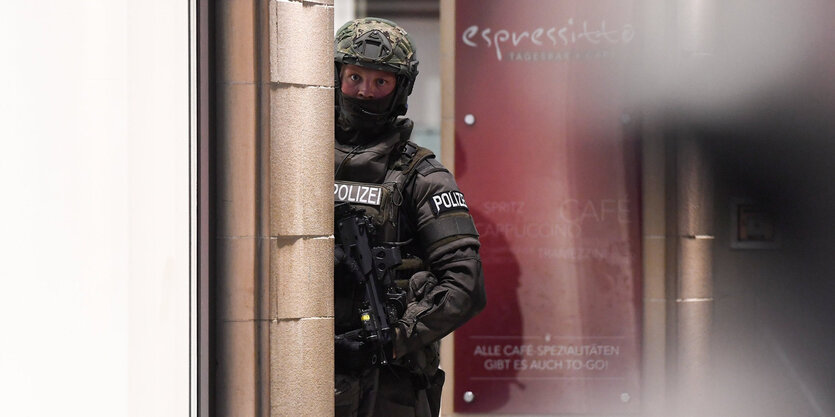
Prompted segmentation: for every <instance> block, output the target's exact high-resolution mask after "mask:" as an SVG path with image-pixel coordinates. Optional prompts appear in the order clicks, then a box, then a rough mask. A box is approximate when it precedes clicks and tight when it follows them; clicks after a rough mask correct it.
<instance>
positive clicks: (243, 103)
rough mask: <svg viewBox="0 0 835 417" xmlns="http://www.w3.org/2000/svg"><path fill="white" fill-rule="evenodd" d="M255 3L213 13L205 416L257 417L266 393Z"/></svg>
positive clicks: (237, 1) (237, 2) (221, 6)
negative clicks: (210, 369)
mask: <svg viewBox="0 0 835 417" xmlns="http://www.w3.org/2000/svg"><path fill="white" fill-rule="evenodd" d="M259 3H260V1H259V0H225V1H219V2H217V3H216V4H215V7H216V12H217V13H216V25H217V32H216V40H217V42H216V45H217V46H216V48H217V49H216V78H215V79H216V85H215V91H216V97H217V102H216V104H217V120H216V123H217V132H216V146H215V148H214V149H213V150H212V152H213V154H214V158H215V166H216V167H217V171H216V173H215V175H216V182H217V186H216V194H215V202H216V206H215V207H216V219H215V221H216V235H217V240H216V255H217V256H216V260H215V262H216V266H217V267H216V273H215V276H214V280H215V282H216V284H215V285H216V287H215V297H214V299H215V300H216V303H215V306H214V311H215V315H216V321H217V322H216V323H215V331H216V336H215V341H216V355H215V359H216V363H217V365H216V366H217V368H216V370H215V372H216V373H215V375H214V376H215V393H214V398H212V399H211V403H212V405H213V412H212V415H217V416H221V417H231V416H242V415H247V416H263V415H264V410H263V407H264V405H263V404H264V400H265V398H267V395H266V394H267V392H266V391H265V389H264V386H263V383H262V378H261V375H262V372H261V369H262V368H263V367H264V365H263V364H264V363H265V361H264V359H265V355H264V353H263V351H262V349H261V346H262V340H264V339H266V336H267V335H268V333H267V331H266V329H267V327H266V325H267V322H266V321H265V319H266V314H264V312H263V304H265V303H263V302H262V300H263V297H262V296H261V293H262V290H263V287H264V282H265V281H266V280H265V271H264V270H263V268H262V267H261V265H262V263H263V261H264V260H265V259H264V253H263V251H262V250H261V248H262V247H263V246H264V244H263V242H264V239H263V237H264V236H265V235H264V234H263V232H262V230H261V229H262V227H261V224H262V223H263V217H264V213H263V211H262V210H260V208H259V204H258V203H259V201H261V200H262V196H263V193H261V192H260V189H259V187H258V184H259V181H261V176H260V171H261V169H262V164H261V162H260V155H261V151H262V145H263V143H264V140H263V137H262V135H261V132H260V129H259V125H260V124H261V120H262V118H261V116H260V114H261V103H260V99H259V97H260V96H261V82H260V81H261V71H259V60H260V55H259V49H258V42H259V35H260V33H262V31H261V29H260V27H259V15H260V11H259Z"/></svg>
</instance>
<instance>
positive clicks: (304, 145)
mask: <svg viewBox="0 0 835 417" xmlns="http://www.w3.org/2000/svg"><path fill="white" fill-rule="evenodd" d="M331 61H332V60H331ZM332 81H333V80H332V79H331V82H332ZM271 94H272V98H271V108H272V117H271V121H270V125H271V127H272V132H271V134H270V148H271V152H270V172H271V173H270V176H271V178H272V181H271V184H272V185H271V191H270V202H271V208H270V225H271V226H270V231H271V234H272V235H273V236H321V235H324V236H329V235H331V234H332V232H333V129H334V115H333V88H318V87H296V86H288V87H282V86H280V85H279V86H276V85H274V86H273V87H272V89H271ZM324 202H327V204H323V203H324Z"/></svg>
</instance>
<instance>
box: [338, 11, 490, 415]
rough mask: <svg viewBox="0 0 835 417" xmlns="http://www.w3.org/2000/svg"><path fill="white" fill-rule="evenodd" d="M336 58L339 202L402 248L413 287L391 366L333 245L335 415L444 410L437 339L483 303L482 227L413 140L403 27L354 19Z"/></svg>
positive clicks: (409, 55) (407, 281) (406, 283)
mask: <svg viewBox="0 0 835 417" xmlns="http://www.w3.org/2000/svg"><path fill="white" fill-rule="evenodd" d="M334 61H335V65H336V80H335V81H336V88H335V90H336V91H335V93H336V106H335V110H336V129H335V130H336V132H335V133H336V143H335V147H334V151H335V152H334V168H335V181H336V186H335V188H334V189H335V192H334V199H335V200H337V201H342V202H346V203H349V204H351V205H352V206H353V207H358V208H361V209H362V210H364V211H365V213H366V214H367V215H369V216H371V218H372V219H373V224H375V225H376V226H377V227H376V228H375V236H374V238H375V239H376V240H377V241H381V242H387V243H389V244H393V245H397V246H398V247H399V248H401V251H402V256H403V258H404V261H403V265H402V266H401V267H400V270H399V271H398V278H400V279H401V281H400V282H401V283H402V286H403V287H405V288H406V289H407V293H408V296H407V301H408V303H407V306H406V308H405V312H404V313H403V314H402V317H400V318H399V319H398V320H397V322H396V323H394V325H393V326H392V327H393V328H394V329H393V330H392V333H393V334H392V337H391V339H392V340H393V343H391V344H390V346H386V348H385V350H386V352H387V355H389V358H388V359H389V361H388V365H386V366H381V367H378V366H374V365H372V364H371V363H370V362H373V361H371V360H369V358H370V357H371V356H372V355H373V352H375V350H374V347H372V346H370V343H369V342H367V341H366V340H363V339H362V337H360V336H359V333H357V332H356V329H358V328H359V327H360V326H361V324H360V322H359V319H358V318H357V316H358V314H357V311H358V309H359V307H358V304H359V303H361V299H362V294H363V291H362V288H358V285H357V284H356V281H355V280H354V279H352V278H351V275H350V274H349V273H347V272H346V271H345V268H344V262H343V261H344V257H345V254H344V253H341V252H340V251H339V250H337V253H336V254H335V258H336V267H335V271H334V276H335V277H334V279H335V283H334V295H335V316H336V322H335V327H336V329H335V330H336V334H337V338H336V339H335V340H336V343H335V353H336V379H335V394H336V398H335V399H336V414H337V415H338V416H357V415H359V416H366V415H371V416H395V417H399V416H416V417H424V416H430V415H434V416H437V415H438V413H439V403H440V394H441V386H442V384H443V381H444V373H443V371H441V370H439V369H438V364H439V340H440V339H441V338H442V337H444V336H445V335H447V334H449V333H450V332H451V331H453V330H454V329H456V328H457V327H459V326H461V325H462V324H463V323H464V322H466V321H467V320H469V319H470V318H472V317H473V316H474V315H475V314H477V313H478V312H479V311H481V310H482V309H483V308H484V305H485V302H486V300H485V295H484V277H483V274H482V269H481V260H480V258H479V254H478V249H479V241H478V233H477V232H476V229H475V225H474V223H473V219H472V217H471V216H470V213H469V210H468V207H467V202H466V199H465V198H464V194H463V193H461V191H460V190H459V189H458V186H457V185H456V183H455V180H454V178H453V176H452V174H451V173H450V172H449V171H447V170H446V169H445V168H444V167H443V165H441V163H440V162H438V161H437V160H436V159H435V158H434V155H433V154H432V152H431V151H429V150H427V149H425V148H422V147H420V146H417V145H416V144H414V143H413V142H411V141H409V137H410V135H411V131H412V127H413V124H412V122H411V120H409V119H407V118H405V117H400V116H403V115H404V114H405V113H406V108H407V106H406V102H407V99H408V96H409V94H411V92H412V88H413V87H414V83H415V79H416V77H417V74H418V61H417V59H416V56H415V47H414V44H413V43H412V40H411V39H410V37H409V35H408V34H407V33H406V31H405V30H403V28H401V27H399V26H397V25H396V24H395V23H394V22H391V21H388V20H385V19H379V18H371V17H369V18H362V19H356V20H353V21H350V22H348V23H346V24H345V25H343V26H342V27H341V28H340V29H339V31H338V32H337V34H336V39H335V42H334ZM376 351H379V350H376Z"/></svg>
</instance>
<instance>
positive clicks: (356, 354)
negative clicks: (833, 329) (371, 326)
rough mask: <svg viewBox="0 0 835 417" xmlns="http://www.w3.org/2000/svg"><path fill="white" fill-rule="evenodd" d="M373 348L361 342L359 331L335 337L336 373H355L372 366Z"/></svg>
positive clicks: (363, 341)
mask: <svg viewBox="0 0 835 417" xmlns="http://www.w3.org/2000/svg"><path fill="white" fill-rule="evenodd" d="M374 355H375V352H374V346H373V345H372V344H371V343H368V342H366V341H365V340H363V338H362V335H361V334H360V330H354V331H350V332H347V333H343V334H340V335H337V336H336V337H335V338H334V356H335V360H336V372H337V373H340V374H350V373H356V372H359V371H362V370H365V369H368V368H370V367H371V366H372V359H373V357H374Z"/></svg>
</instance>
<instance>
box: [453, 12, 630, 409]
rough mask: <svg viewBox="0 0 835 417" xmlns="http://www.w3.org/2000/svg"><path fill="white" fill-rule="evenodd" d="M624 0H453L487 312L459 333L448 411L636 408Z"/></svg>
mask: <svg viewBox="0 0 835 417" xmlns="http://www.w3.org/2000/svg"><path fill="white" fill-rule="evenodd" d="M633 5H634V4H633V3H632V2H630V1H628V0H595V1H582V0H551V1H543V0H512V1H511V0H458V1H457V2H456V74H455V82H456V91H455V102H456V110H455V112H456V118H457V120H456V126H455V131H456V155H455V166H456V174H457V175H458V182H459V185H460V186H461V188H462V190H464V192H465V193H466V198H467V203H468V205H469V208H470V211H471V212H472V214H473V216H474V218H475V219H476V225H477V227H478V230H479V232H480V234H481V241H482V249H481V257H482V260H483V263H484V270H485V276H486V280H487V281H486V283H487V296H488V302H487V308H486V309H485V311H484V312H483V313H482V314H480V315H479V316H477V317H476V318H475V319H473V320H472V321H471V322H470V323H468V324H467V325H465V326H464V327H462V328H461V329H459V330H458V331H457V332H456V333H455V351H456V352H455V383H454V391H455V405H454V407H455V411H456V412H465V413H467V412H472V413H496V414H601V413H630V412H635V411H638V410H639V405H640V404H639V402H640V363H641V358H640V342H641V328H640V320H641V309H642V308H641V270H640V263H641V249H640V224H639V222H640V207H639V203H640V190H639V185H640V178H639V173H640V167H639V162H640V160H639V149H640V146H639V144H638V143H637V141H636V140H635V138H634V137H633V136H632V135H630V134H629V132H630V131H632V130H634V128H635V125H636V124H637V123H636V120H635V119H636V117H635V115H630V114H629V112H628V110H627V108H626V106H625V96H626V92H625V88H624V87H625V78H626V77H625V76H626V74H625V68H626V62H627V59H628V58H629V54H631V53H634V45H635V43H636V40H635V38H636V29H635V27H634V22H633V20H632V19H633V15H632V9H633Z"/></svg>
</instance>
